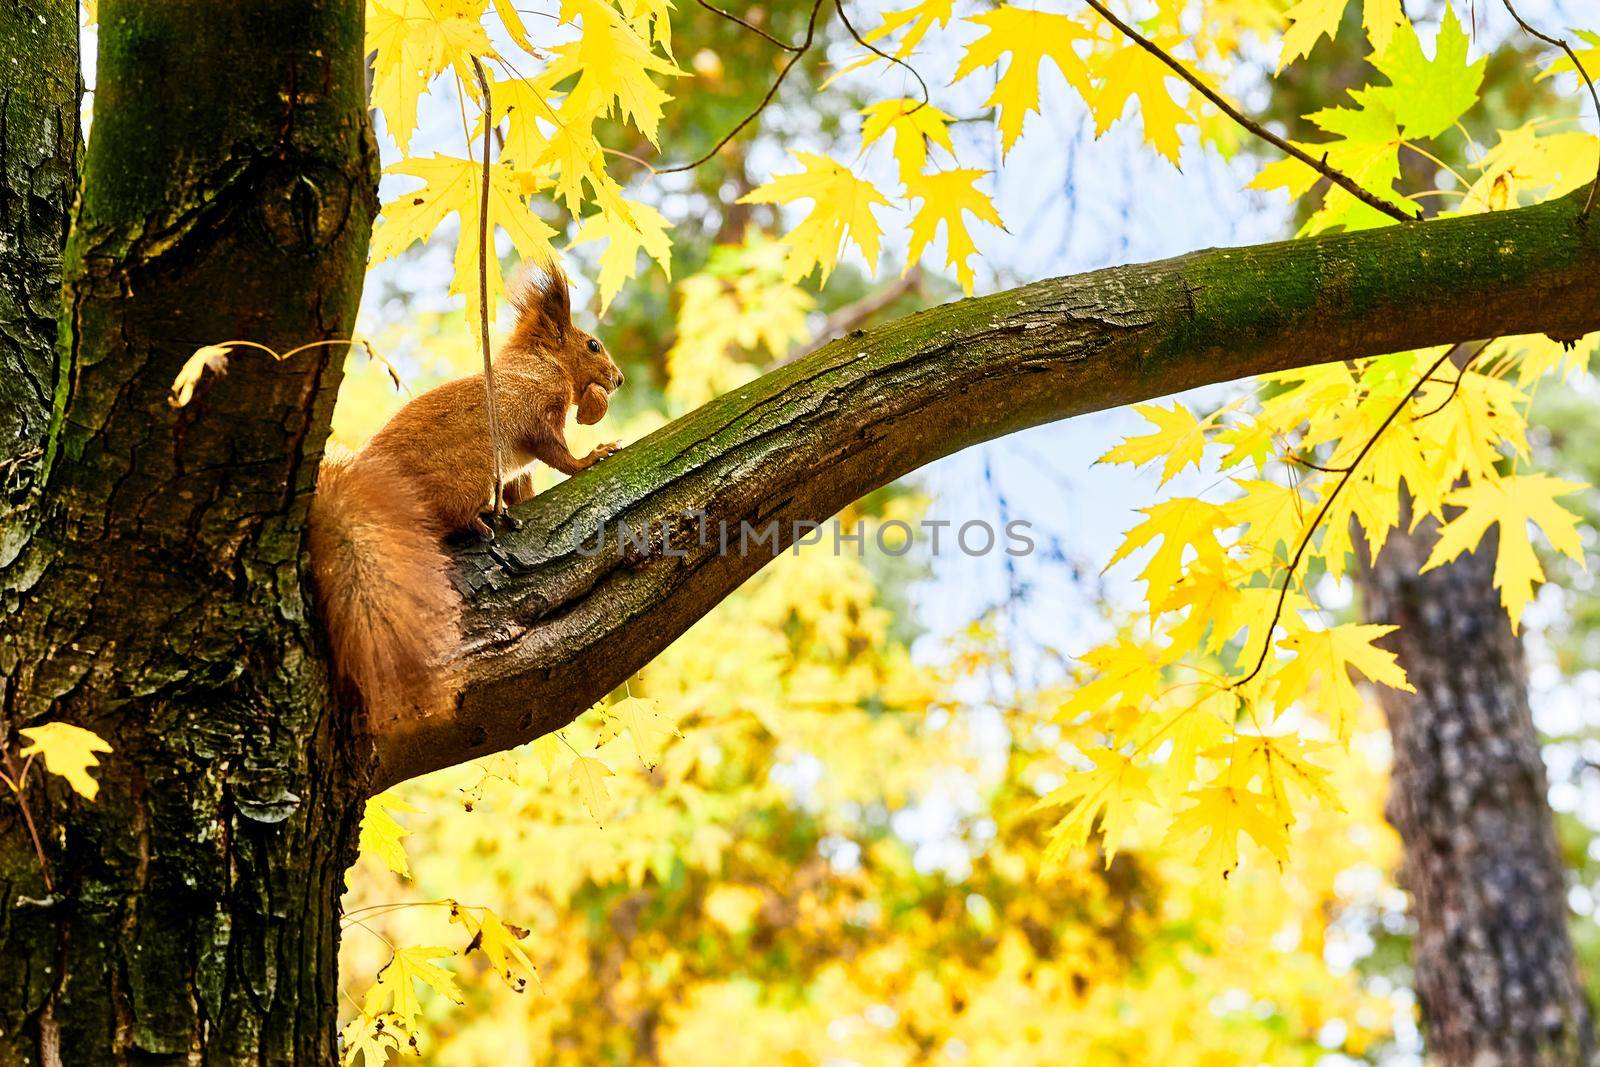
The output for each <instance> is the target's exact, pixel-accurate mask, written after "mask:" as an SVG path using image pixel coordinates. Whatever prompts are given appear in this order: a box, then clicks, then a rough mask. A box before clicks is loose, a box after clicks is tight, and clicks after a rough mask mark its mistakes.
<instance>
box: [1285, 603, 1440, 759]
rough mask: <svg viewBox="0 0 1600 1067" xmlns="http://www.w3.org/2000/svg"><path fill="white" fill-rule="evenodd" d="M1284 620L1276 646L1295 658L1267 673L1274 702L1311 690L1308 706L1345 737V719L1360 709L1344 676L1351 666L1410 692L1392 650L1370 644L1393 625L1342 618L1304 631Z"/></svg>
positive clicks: (1291, 699) (1302, 696) (1288, 700)
mask: <svg viewBox="0 0 1600 1067" xmlns="http://www.w3.org/2000/svg"><path fill="white" fill-rule="evenodd" d="M1285 622H1286V625H1288V627H1289V630H1290V632H1289V634H1287V635H1286V636H1285V637H1284V638H1283V639H1282V640H1281V641H1280V642H1279V645H1280V647H1282V648H1284V649H1285V650H1287V651H1291V652H1293V653H1295V657H1294V658H1293V659H1292V660H1288V661H1286V662H1283V663H1281V664H1280V665H1279V667H1278V669H1277V670H1276V671H1275V672H1274V673H1273V675H1272V679H1271V680H1272V690H1273V693H1274V695H1275V697H1276V698H1277V701H1278V703H1279V705H1280V706H1287V705H1288V704H1290V703H1291V702H1294V701H1297V700H1307V699H1309V698H1311V696H1312V694H1313V692H1314V693H1315V699H1314V701H1313V704H1314V706H1315V707H1316V708H1317V709H1319V710H1321V711H1322V712H1323V713H1324V714H1325V715H1326V716H1327V718H1328V721H1329V722H1330V723H1331V724H1332V725H1333V727H1334V729H1335V731H1336V732H1337V733H1338V735H1339V737H1340V738H1347V737H1348V736H1349V733H1350V723H1351V721H1352V719H1353V718H1354V716H1355V713H1356V712H1357V711H1359V710H1360V708H1361V694H1360V693H1359V692H1358V691H1357V690H1356V687H1355V682H1354V681H1353V680H1352V679H1351V677H1350V672H1351V670H1356V671H1359V672H1361V674H1362V675H1363V676H1365V677H1366V678H1367V679H1369V680H1370V681H1372V682H1375V683H1376V684H1378V685H1386V686H1389V687H1390V688H1391V689H1399V690H1401V691H1402V692H1406V693H1414V692H1416V690H1415V689H1413V688H1412V686H1411V683H1410V682H1408V681H1407V680H1406V672H1405V670H1404V669H1403V668H1402V667H1401V666H1400V664H1399V662H1398V661H1397V660H1396V659H1395V654H1394V653H1393V652H1389V651H1387V650H1385V649H1381V648H1377V647H1376V646H1374V645H1373V643H1372V642H1374V641H1376V640H1377V639H1378V638H1380V637H1382V636H1383V635H1384V634H1387V633H1392V632H1394V631H1395V630H1396V629H1397V628H1398V627H1394V626H1385V625H1379V624H1374V623H1344V624H1342V625H1340V626H1332V627H1329V628H1328V629H1326V630H1307V629H1305V628H1303V627H1302V626H1299V625H1297V624H1296V622H1295V621H1294V620H1292V619H1286V620H1285ZM1314 684H1315V689H1314V690H1313V685H1314Z"/></svg>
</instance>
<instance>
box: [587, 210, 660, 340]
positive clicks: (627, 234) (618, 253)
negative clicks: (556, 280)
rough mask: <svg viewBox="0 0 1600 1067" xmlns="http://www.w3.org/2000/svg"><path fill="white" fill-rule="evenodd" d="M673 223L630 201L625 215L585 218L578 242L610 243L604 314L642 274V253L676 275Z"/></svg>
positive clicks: (604, 261) (603, 266)
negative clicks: (669, 232) (670, 229)
mask: <svg viewBox="0 0 1600 1067" xmlns="http://www.w3.org/2000/svg"><path fill="white" fill-rule="evenodd" d="M671 225H672V224H671V223H669V222H668V221H667V219H666V216H664V215H662V214H661V212H659V211H657V210H656V209H655V208H653V207H651V206H650V205H649V204H641V203H638V202H636V201H629V202H628V211H627V214H625V215H624V214H622V213H620V212H616V211H601V212H600V213H599V214H596V215H591V216H589V217H588V218H586V219H584V220H583V224H582V225H580V226H579V227H578V232H577V233H576V234H574V235H573V237H572V243H573V244H574V245H581V244H585V243H587V242H590V241H605V242H607V243H606V250H605V251H604V252H602V253H601V254H600V277H599V279H598V284H599V286H600V312H601V314H604V313H605V310H606V308H608V307H610V306H611V301H612V300H614V299H616V296H617V294H618V293H620V292H622V285H623V283H624V282H626V281H628V280H629V279H630V278H633V277H634V276H635V275H636V274H637V273H638V266H639V253H640V252H643V253H644V254H645V255H647V256H649V257H650V258H651V259H653V260H655V261H656V262H657V263H658V264H660V265H661V269H662V270H663V271H664V272H665V273H666V275H667V277H668V278H671V277H672V238H671V237H669V236H667V228H668V227H669V226H671Z"/></svg>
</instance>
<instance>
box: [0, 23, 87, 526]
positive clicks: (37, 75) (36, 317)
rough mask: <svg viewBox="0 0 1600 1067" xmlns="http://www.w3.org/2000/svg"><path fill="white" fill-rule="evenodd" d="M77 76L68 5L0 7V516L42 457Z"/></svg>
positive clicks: (73, 173)
mask: <svg viewBox="0 0 1600 1067" xmlns="http://www.w3.org/2000/svg"><path fill="white" fill-rule="evenodd" d="M78 69H79V64H78V17H77V4H76V2H75V0H6V2H5V4H4V5H3V6H0V84H3V85H4V86H5V87H4V88H3V89H0V516H5V515H6V514H7V513H9V512H11V511H13V510H15V509H17V508H19V507H20V506H21V505H22V503H23V502H24V501H25V500H26V498H27V495H28V489H29V487H30V486H31V484H32V481H33V476H34V474H35V473H36V472H37V471H38V469H39V467H40V466H41V460H42V459H43V457H44V449H43V448H42V447H41V446H42V444H43V442H44V437H45V431H46V428H47V427H48V425H49V421H50V401H51V397H52V396H53V395H54V393H55V360H54V359H53V358H52V354H51V353H52V348H53V346H54V345H55V339H56V320H57V317H58V312H59V310H60V307H61V250H62V248H63V247H65V245H66V242H67V224H68V219H69V217H70V212H71V210H72V195H73V193H74V192H75V191H76V186H77V176H78V167H77V161H78V148H79V141H80V138H79V136H78V96H79V73H78ZM4 555H5V548H4V546H3V544H0V558H3V557H4Z"/></svg>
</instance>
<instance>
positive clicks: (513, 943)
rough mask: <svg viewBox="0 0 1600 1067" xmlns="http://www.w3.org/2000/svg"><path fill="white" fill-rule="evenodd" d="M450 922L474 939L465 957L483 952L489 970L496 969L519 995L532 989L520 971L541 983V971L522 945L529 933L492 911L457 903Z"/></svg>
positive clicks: (451, 909) (451, 908) (453, 907)
mask: <svg viewBox="0 0 1600 1067" xmlns="http://www.w3.org/2000/svg"><path fill="white" fill-rule="evenodd" d="M474 911H476V912H477V913H478V914H477V915H476V916H474V915H473V914H472V913H473V912H474ZM450 921H451V922H452V923H456V924H457V925H459V926H463V927H465V928H466V931H467V933H468V934H469V935H470V936H471V938H472V940H471V941H470V942H469V943H468V944H467V947H466V948H465V949H463V950H462V952H461V954H462V955H463V956H466V955H468V954H470V953H471V952H472V951H473V950H474V949H476V950H478V951H479V952H482V953H483V955H484V958H485V959H487V960H488V961H489V966H490V967H492V968H494V972H495V973H496V974H498V975H499V976H500V977H501V979H503V980H504V981H505V983H506V985H508V986H510V987H511V988H512V989H514V990H516V991H517V992H519V993H520V992H522V991H523V990H524V989H526V988H527V987H528V978H526V977H523V975H519V974H517V972H516V968H518V967H520V968H522V971H523V973H524V974H526V975H527V976H529V977H532V978H533V979H534V980H535V981H537V980H538V977H539V972H538V970H537V969H535V967H534V966H533V961H532V960H531V959H529V958H528V954H527V952H525V951H523V948H522V945H521V944H519V942H520V941H522V939H523V938H525V937H527V936H528V931H527V930H524V929H523V928H522V927H520V926H513V925H511V924H510V923H508V922H506V921H505V920H504V919H502V918H500V916H498V915H496V914H495V913H494V912H493V911H491V910H489V909H488V908H464V907H462V906H461V905H459V904H455V903H452V904H451V905H450Z"/></svg>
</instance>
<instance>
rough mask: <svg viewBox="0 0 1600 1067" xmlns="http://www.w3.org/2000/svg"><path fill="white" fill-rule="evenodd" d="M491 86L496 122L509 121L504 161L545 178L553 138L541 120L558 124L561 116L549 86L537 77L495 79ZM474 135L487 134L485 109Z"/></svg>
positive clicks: (503, 142)
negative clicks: (546, 162)
mask: <svg viewBox="0 0 1600 1067" xmlns="http://www.w3.org/2000/svg"><path fill="white" fill-rule="evenodd" d="M489 88H490V101H491V102H492V103H493V105H494V121H495V125H497V126H498V125H499V124H500V123H501V122H504V123H505V124H506V128H505V138H504V140H503V141H501V142H500V146H499V147H500V162H502V163H515V164H516V165H517V166H518V167H519V168H524V169H528V170H532V171H535V172H538V173H540V176H541V177H543V176H544V173H543V172H545V171H548V170H549V169H550V168H549V167H548V166H547V165H545V164H544V161H545V158H546V154H547V153H548V152H549V150H550V138H549V137H548V136H546V135H545V132H544V127H543V126H541V123H550V124H558V122H557V119H558V117H559V115H558V113H557V112H556V110H555V109H554V108H552V107H551V105H550V95H549V93H550V90H549V88H548V87H547V86H545V85H544V84H543V83H542V82H541V81H539V80H538V79H536V78H506V79H504V80H499V79H493V78H491V80H490V86H489ZM472 135H473V136H474V137H482V136H483V115H482V113H481V112H480V113H479V115H478V121H477V124H476V126H474V128H473V131H472Z"/></svg>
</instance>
